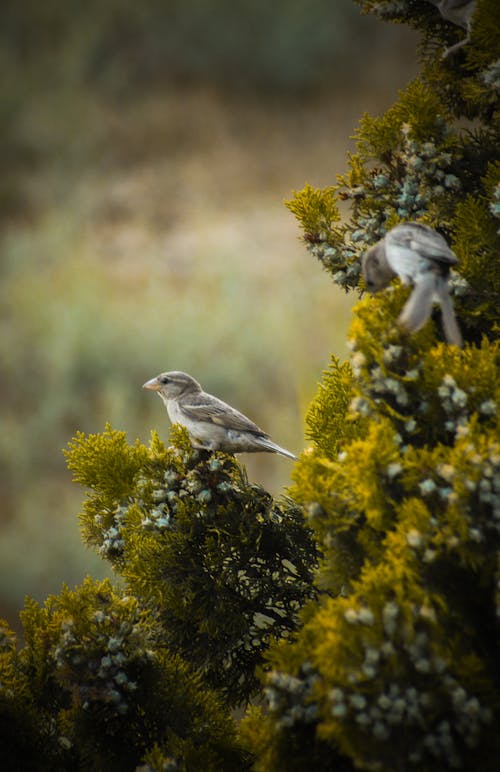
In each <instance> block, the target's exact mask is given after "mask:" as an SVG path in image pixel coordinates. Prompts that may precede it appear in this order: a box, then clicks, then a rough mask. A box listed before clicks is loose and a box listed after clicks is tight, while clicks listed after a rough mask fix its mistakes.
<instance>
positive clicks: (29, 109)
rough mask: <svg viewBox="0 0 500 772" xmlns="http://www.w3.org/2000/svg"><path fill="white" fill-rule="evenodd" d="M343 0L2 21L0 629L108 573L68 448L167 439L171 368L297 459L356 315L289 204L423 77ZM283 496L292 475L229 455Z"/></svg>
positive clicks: (126, 3) (49, 3) (127, 7)
mask: <svg viewBox="0 0 500 772" xmlns="http://www.w3.org/2000/svg"><path fill="white" fill-rule="evenodd" d="M415 47H416V38H415V36H414V35H413V34H412V33H410V32H409V31H408V30H406V29H403V28H399V27H390V26H389V25H383V24H381V23H380V22H378V21H377V20H375V19H373V18H365V17H362V16H361V15H360V13H359V8H358V6H356V5H355V4H354V2H352V0H335V2H333V1H332V0H294V2H290V0H275V2H273V3H269V1H268V0H240V1H239V2H238V3H235V2H234V0H142V1H141V2H140V3H137V2H135V0H88V1H87V2H86V3H81V2H79V0H65V2H62V1H58V0H45V2H43V3H40V2H39V0H23V2H19V1H18V0H7V1H6V2H4V5H3V11H2V25H1V27H0V71H1V73H2V75H1V77H2V84H1V89H2V93H1V100H0V163H1V165H2V169H1V175H0V218H1V226H2V230H1V236H0V250H1V251H0V276H1V285H0V293H1V294H0V325H1V336H0V411H1V432H0V471H1V478H0V502H1V504H0V505H1V510H0V616H4V617H7V618H8V619H9V621H10V622H11V623H12V624H14V625H15V624H16V618H17V613H18V610H19V608H20V607H21V606H22V604H23V599H24V596H25V595H26V594H29V595H31V596H33V597H35V598H37V599H40V600H42V599H43V598H44V597H45V596H46V595H47V594H48V593H49V592H57V591H58V590H59V588H60V586H61V583H62V582H66V583H68V584H69V585H72V584H75V583H78V582H80V581H81V579H82V578H83V577H84V576H85V574H86V573H89V572H90V573H92V574H93V575H94V576H96V577H100V576H103V575H106V573H107V568H106V566H105V564H104V563H103V562H102V561H100V560H99V558H98V557H97V556H95V555H94V554H93V553H91V552H90V551H88V550H86V549H85V547H84V546H83V545H82V543H81V541H80V537H79V528H78V512H79V511H80V509H81V504H82V500H83V498H84V495H85V494H84V491H82V490H81V489H80V488H79V487H77V486H76V485H75V484H73V483H72V481H71V475H70V474H69V472H68V471H67V470H66V467H65V463H64V458H63V455H62V448H63V447H64V446H65V445H66V443H67V442H68V441H69V440H70V439H71V437H72V436H73V435H74V434H75V433H76V431H77V430H81V431H84V432H98V431H101V430H102V429H103V428H104V424H105V422H106V421H110V422H111V424H112V425H113V427H115V428H118V429H123V430H124V431H126V432H127V435H128V437H129V439H130V440H131V441H133V440H135V438H137V437H138V438H140V439H141V440H143V441H146V442H147V441H148V440H149V437H150V432H151V430H152V429H156V430H158V432H159V434H160V436H161V437H162V439H164V440H166V439H167V438H168V434H169V424H168V418H167V415H166V412H165V410H164V407H163V405H162V403H161V402H160V401H159V400H158V399H157V398H156V396H155V395H153V394H151V393H147V392H144V391H142V390H141V384H142V383H143V382H144V381H145V380H146V379H148V378H150V377H152V376H153V375H156V374H157V373H158V372H160V371H162V370H166V369H183V370H186V371H188V372H190V373H192V374H193V375H195V376H196V377H197V378H198V379H199V380H200V381H201V382H202V384H203V386H204V387H205V388H206V389H207V390H208V391H211V392H213V393H216V394H217V395H219V396H221V397H222V398H224V399H225V400H227V401H228V402H230V403H232V404H233V405H235V406H236V407H238V408H239V409H241V410H243V411H244V412H245V413H247V414H248V415H249V416H250V417H252V418H253V419H254V420H255V421H256V422H257V423H258V424H259V425H261V426H262V427H263V428H265V429H266V430H267V431H269V432H270V434H271V436H272V437H273V438H274V439H275V440H276V441H277V442H279V443H280V444H282V445H284V446H285V447H288V448H289V449H291V450H293V451H295V452H297V453H298V452H300V451H301V450H302V449H303V448H304V446H305V445H306V444H307V437H305V426H304V415H305V412H306V410H307V407H308V404H309V402H310V400H311V399H312V396H313V394H314V392H315V389H316V386H317V382H318V380H319V378H320V377H321V373H322V370H323V369H324V368H325V367H326V366H327V365H328V361H329V356H330V353H335V354H337V355H339V356H341V357H344V356H346V355H347V350H346V337H347V329H348V325H349V313H350V307H351V303H352V302H353V299H352V298H351V297H347V296H345V295H343V294H342V292H341V291H340V290H339V289H338V288H336V287H334V286H333V285H332V283H331V282H330V280H329V279H328V277H327V275H326V273H323V272H322V270H321V268H320V266H319V264H317V263H315V262H314V261H313V260H312V259H311V258H310V257H308V255H307V253H306V251H305V248H304V245H303V243H302V242H301V240H300V233H299V229H298V227H297V225H296V223H295V221H294V219H293V217H292V216H291V214H290V213H289V212H288V210H287V209H286V208H285V207H284V206H283V200H284V199H287V198H290V197H291V196H292V191H293V190H296V189H300V188H302V187H303V185H304V184H305V182H309V183H311V184H312V185H314V186H325V185H328V184H332V183H333V182H334V181H335V175H336V174H338V173H342V172H343V171H344V170H345V168H346V153H347V152H348V151H349V150H352V148H353V146H352V141H351V140H350V137H351V136H352V134H353V131H354V130H355V127H356V124H357V121H358V119H359V118H360V117H361V115H362V114H363V113H364V112H367V111H368V112H372V113H380V112H382V111H383V110H385V109H386V108H387V107H388V106H389V105H390V104H391V103H392V102H393V101H394V99H395V97H396V93H397V90H398V88H400V87H403V86H404V85H405V84H406V83H407V82H408V81H409V80H410V79H411V78H412V77H413V76H414V74H415V73H416V72H417V64H416V56H415ZM242 460H244V462H245V463H246V464H247V469H248V473H249V477H250V478H251V479H252V480H253V481H255V482H260V483H262V484H263V485H265V486H266V487H267V488H268V489H269V490H270V491H271V492H272V493H274V494H279V493H280V492H281V491H282V490H283V489H284V488H286V485H287V484H288V482H289V479H290V471H291V468H292V466H291V463H290V462H289V461H288V460H287V459H284V458H281V457H274V456H271V455H267V454H260V455H256V456H246V457H242Z"/></svg>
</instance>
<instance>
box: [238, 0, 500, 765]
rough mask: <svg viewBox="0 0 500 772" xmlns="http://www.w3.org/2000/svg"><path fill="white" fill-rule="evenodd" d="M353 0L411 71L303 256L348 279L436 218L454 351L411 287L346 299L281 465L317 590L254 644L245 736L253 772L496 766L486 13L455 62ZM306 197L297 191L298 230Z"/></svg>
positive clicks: (399, 13)
mask: <svg viewBox="0 0 500 772" xmlns="http://www.w3.org/2000/svg"><path fill="white" fill-rule="evenodd" d="M360 4H361V5H362V6H363V8H364V9H365V10H366V11H373V12H375V13H377V14H379V15H380V16H382V17H384V18H390V19H392V20H394V21H398V22H401V21H406V22H409V23H411V24H412V25H414V26H417V27H418V28H419V29H421V30H422V32H423V40H424V43H423V46H422V50H421V55H422V57H423V60H424V70H423V74H422V77H421V79H419V80H417V81H415V82H414V83H412V84H410V86H409V87H408V89H407V90H406V91H405V92H404V93H403V94H401V95H400V98H399V100H398V102H397V104H396V105H394V107H393V108H391V109H390V110H389V111H388V112H387V113H386V114H385V115H384V116H382V117H380V118H372V117H370V116H365V117H364V118H363V119H362V121H361V124H360V128H359V131H358V133H357V137H356V138H357V153H356V154H355V155H354V156H352V157H351V158H350V159H349V160H350V169H349V171H348V173H347V174H346V175H344V176H343V177H340V178H338V184H337V185H336V186H334V188H331V187H329V188H328V197H329V200H330V199H332V198H333V199H334V198H335V196H336V197H337V198H338V199H347V200H348V201H350V202H351V218H350V219H349V220H348V221H347V222H346V223H345V224H344V225H336V226H335V228H336V229H335V232H334V231H333V229H331V230H330V231H329V232H327V231H325V232H324V233H323V234H322V240H320V241H316V242H315V243H310V242H308V248H309V249H310V251H311V252H312V253H313V254H315V255H316V256H317V257H319V258H320V260H321V261H322V262H323V264H324V265H325V266H326V268H327V269H328V270H329V271H330V272H331V273H332V276H333V279H334V280H335V281H336V282H338V283H339V284H341V285H342V286H343V287H345V288H349V287H351V288H355V287H357V286H358V277H357V275H356V273H355V271H354V269H353V270H351V272H350V273H349V270H348V269H349V268H350V267H352V266H354V264H355V263H357V264H358V266H359V259H360V257H361V256H362V254H363V252H364V251H365V249H366V248H367V247H368V246H369V245H371V244H373V243H374V242H375V241H376V240H377V239H379V238H380V237H381V236H383V235H384V233H385V232H386V230H387V229H389V228H390V227H392V226H393V225H395V224H396V223H397V222H400V221H406V220H414V219H417V220H420V221H423V222H427V223H429V224H430V225H432V226H433V227H437V228H438V229H439V230H441V231H442V232H443V233H444V234H445V235H446V236H447V237H448V239H449V240H450V242H451V244H452V247H453V249H454V250H455V251H456V254H457V256H458V257H459V258H460V263H459V266H458V271H459V276H458V277H457V276H453V278H452V279H451V286H452V288H453V293H454V302H455V306H456V307H457V309H458V312H459V317H460V323H461V326H462V329H463V331H464V337H465V338H466V340H467V343H466V345H465V347H464V349H463V350H460V349H458V348H457V347H455V346H449V345H446V344H444V343H442V342H439V339H440V336H441V331H440V326H439V325H437V324H436V323H435V320H434V319H432V320H431V321H430V322H429V323H428V324H426V325H425V327H424V328H423V329H422V330H421V331H419V332H418V333H417V334H414V335H411V336H409V335H407V334H404V333H403V332H402V331H401V330H400V329H398V327H397V324H396V320H397V317H398V314H399V312H400V310H401V307H402V306H403V304H404V303H405V301H406V299H407V297H408V292H409V290H408V288H407V287H404V286H402V285H401V283H400V282H399V281H395V282H394V283H393V285H392V286H391V287H390V288H389V289H388V290H387V291H386V292H383V293H380V294H379V295H376V296H374V297H370V298H363V299H362V300H361V301H360V302H359V303H358V304H357V306H356V307H355V308H354V314H353V322H352V325H351V330H350V348H351V350H352V356H351V359H350V363H348V364H346V365H345V366H343V368H342V367H341V366H340V365H339V364H338V363H337V362H334V363H333V365H332V367H331V368H330V370H329V371H327V372H326V373H325V374H324V377H323V381H322V384H321V385H320V388H319V390H318V393H317V395H316V398H315V400H314V402H313V405H312V406H311V408H310V410H309V413H308V432H309V436H310V438H311V439H312V441H313V446H312V448H311V449H310V450H309V452H307V453H304V454H303V455H302V457H301V458H300V460H299V462H298V463H297V465H296V467H295V469H294V473H293V477H294V488H293V489H292V491H291V492H292V495H293V496H294V498H295V500H296V501H298V502H300V503H301V504H302V505H303V506H304V510H305V512H306V516H307V520H308V523H309V525H310V526H311V528H312V529H313V530H314V533H315V535H316V538H317V540H318V545H319V548H320V551H321V559H320V565H319V568H318V571H317V573H316V578H315V582H316V585H317V586H318V588H319V589H320V591H321V592H320V594H319V596H318V598H317V599H316V600H315V601H313V602H311V603H310V604H309V605H308V606H307V607H306V609H305V610H304V611H303V612H302V615H301V620H302V623H303V624H302V627H301V628H300V630H299V631H298V633H297V635H296V636H295V638H294V640H293V641H289V642H287V641H281V642H277V643H276V644H275V645H273V646H272V647H271V648H270V651H269V654H268V660H269V664H270V669H268V670H266V671H265V672H263V673H262V680H263V684H264V686H265V689H266V697H267V706H265V707H267V713H266V712H265V710H260V709H259V710H254V711H251V712H249V713H248V716H247V718H246V719H245V721H244V723H243V727H242V736H243V737H244V739H245V742H246V743H247V744H248V746H249V747H250V748H252V749H253V750H254V752H255V753H256V754H257V755H258V761H257V766H256V768H257V769H262V770H264V769H266V772H267V771H268V770H270V771H273V770H276V772H278V770H282V769H288V768H290V769H293V768H294V762H293V760H292V759H291V757H292V756H293V757H295V758H298V759H300V760H301V762H302V763H303V764H304V763H305V762H304V760H305V759H308V758H309V759H311V758H315V759H318V761H317V764H318V768H319V769H322V768H325V769H334V768H335V769H336V768H339V769H343V768H346V769H351V768H352V769H354V768H356V769H380V770H384V772H396V770H401V769H405V770H406V769H418V770H419V772H420V770H422V772H434V770H436V769H439V770H448V769H467V770H469V769H471V770H472V769H474V770H481V772H493V770H495V769H496V767H497V766H498V757H499V753H500V741H499V738H498V735H497V733H496V732H495V731H494V730H493V727H496V726H497V725H499V723H500V684H499V679H498V655H499V645H500V637H499V626H498V619H499V614H500V607H499V597H500V596H499V591H498V587H499V561H498V555H499V551H500V507H499V502H500V444H499V441H498V437H499V433H498V428H499V427H498V404H499V399H500V386H499V384H500V378H499V366H498V365H499V349H498V343H497V342H495V340H494V337H495V335H494V334H495V332H496V329H497V319H498V287H499V286H500V285H499V278H500V276H499V267H498V266H499V263H498V253H499V246H500V244H499V240H498V217H499V209H498V200H499V198H500V196H499V193H498V191H499V189H500V184H499V167H498V161H497V153H498V139H499V136H498V118H497V112H496V111H497V109H498V104H497V103H496V104H495V103H494V99H493V94H494V89H495V87H494V85H493V81H492V79H491V78H487V77H485V72H486V69H485V68H486V67H487V65H488V63H489V64H490V65H491V64H492V62H493V59H494V57H497V56H498V52H497V45H498V43H497V41H495V43H493V39H492V35H490V34H486V31H485V29H486V23H487V20H490V21H491V22H492V27H494V26H495V24H496V23H497V22H496V21H495V22H493V16H495V18H496V19H498V14H497V13H496V10H497V9H495V10H494V9H493V5H492V4H491V3H490V2H489V0H485V1H484V2H481V0H478V3H477V13H476V15H475V17H474V19H475V22H474V25H473V29H472V35H471V42H470V43H468V44H467V45H466V46H465V47H464V48H463V49H460V50H459V51H458V52H456V53H455V54H454V56H456V57H457V58H456V59H454V60H452V61H453V63H452V62H451V61H449V60H447V59H442V57H441V50H442V47H443V45H444V44H445V43H446V44H447V45H450V44H452V43H453V42H455V41H456V39H457V38H458V39H460V37H458V36H459V35H462V36H463V34H465V33H463V31H462V30H458V29H456V28H455V29H453V28H452V27H450V25H449V24H448V23H447V22H445V21H443V20H442V19H441V20H440V21H439V20H438V21H437V23H436V14H437V10H436V9H435V8H432V6H431V4H430V3H427V2H418V1H417V0H403V1H402V2H398V3H392V2H370V1H368V2H363V3H360ZM479 41H481V42H479ZM488 71H489V72H490V73H491V72H492V70H491V68H490V70H488ZM472 83H474V89H473V88H472ZM464 116H465V117H469V118H474V120H475V122H476V126H475V128H474V131H471V130H470V129H464V128H463V125H460V121H459V119H461V118H462V117H464ZM319 200H321V191H319V192H316V194H315V199H313V198H312V197H310V198H309V201H308V200H307V197H302V199H301V201H300V204H301V206H302V205H304V202H305V203H308V205H309V207H310V208H309V209H307V207H304V209H305V210H304V211H300V208H297V207H296V210H297V211H296V213H298V214H300V217H299V220H300V221H301V224H302V223H303V222H304V221H305V219H306V218H307V219H308V221H309V222H313V221H314V216H315V211H314V210H315V207H317V202H318V201H319ZM331 206H332V208H333V207H334V201H333V202H332V204H331ZM359 288H360V289H362V288H363V287H362V283H359ZM492 730H493V731H492ZM299 744H300V750H298V745H299ZM325 748H327V749H328V748H329V749H330V752H331V756H330V766H328V762H326V763H325V761H324V760H325V758H326V757H327V753H326V752H325ZM290 749H293V751H290ZM323 764H324V765H325V766H324V767H323ZM344 765H346V766H345V767H344ZM298 768H300V767H298ZM302 768H305V766H303V767H302Z"/></svg>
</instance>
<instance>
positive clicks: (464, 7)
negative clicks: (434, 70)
mask: <svg viewBox="0 0 500 772" xmlns="http://www.w3.org/2000/svg"><path fill="white" fill-rule="evenodd" d="M427 2H429V3H432V5H435V6H436V8H437V9H438V11H439V13H440V14H441V16H442V17H443V19H446V21H451V23H452V24H456V25H457V27H462V29H464V30H466V32H467V36H466V37H465V38H464V39H463V40H460V41H459V42H458V43H455V45H454V46H450V48H447V49H446V51H445V52H444V53H443V59H446V57H448V56H449V55H450V54H454V53H455V51H458V49H459V48H462V46H465V45H466V43H468V42H469V40H470V31H471V26H472V16H473V13H474V11H475V10H476V0H427Z"/></svg>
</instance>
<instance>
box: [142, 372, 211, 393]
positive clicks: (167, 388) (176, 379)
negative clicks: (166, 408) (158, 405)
mask: <svg viewBox="0 0 500 772" xmlns="http://www.w3.org/2000/svg"><path fill="white" fill-rule="evenodd" d="M142 388H143V389H151V391H157V392H158V396H160V397H162V398H163V399H176V398H177V397H180V396H181V395H182V394H189V393H190V392H197V391H201V386H200V384H199V383H198V381H195V379H194V378H192V377H191V376H190V375H188V374H187V373H182V372H180V371H179V370H172V371H171V372H169V373H160V375H157V376H156V377H155V378H151V380H150V381H146V383H143V385H142Z"/></svg>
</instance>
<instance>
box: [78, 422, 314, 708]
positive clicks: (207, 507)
mask: <svg viewBox="0 0 500 772" xmlns="http://www.w3.org/2000/svg"><path fill="white" fill-rule="evenodd" d="M171 443H172V444H171V445H170V446H169V447H165V446H164V445H163V443H161V442H160V441H159V439H158V437H157V435H156V434H153V435H152V440H151V444H150V446H149V448H146V447H145V446H143V445H140V444H138V443H136V444H135V445H128V444H127V442H126V438H125V436H124V434H123V433H122V432H118V431H115V430H113V429H111V427H110V426H107V427H106V430H105V432H104V433H103V434H102V435H89V436H88V437H87V436H85V435H83V434H79V435H78V437H77V438H76V439H75V440H74V441H73V442H72V443H70V450H69V452H68V454H67V455H68V463H69V465H70V468H71V469H72V470H73V471H74V473H75V475H76V476H77V478H78V480H79V481H80V482H82V483H83V484H85V485H86V486H90V488H91V490H90V492H89V494H88V497H87V501H86V502H85V511H84V512H83V513H82V515H81V522H82V533H83V538H84V539H85V541H86V542H87V543H88V544H89V545H91V546H93V547H94V548H96V549H97V551H98V552H99V554H100V555H101V556H102V557H104V558H106V559H108V560H110V562H111V563H112V565H113V566H114V567H115V569H116V570H118V571H119V572H120V574H121V575H122V577H123V579H124V580H125V582H126V586H127V588H128V590H129V592H130V593H131V594H132V595H133V596H134V597H138V598H140V599H141V601H142V603H143V604H145V605H146V606H147V607H149V608H150V609H151V610H152V611H153V612H154V614H155V617H156V618H157V619H158V620H160V622H161V640H162V641H163V643H164V644H166V645H168V646H169V647H170V648H172V650H175V651H177V652H179V653H181V654H182V656H183V657H185V659H186V660H187V661H189V662H190V663H191V664H193V665H194V666H195V667H196V668H197V669H198V670H199V671H200V672H201V673H202V674H203V676H204V678H206V679H207V681H208V683H209V684H211V685H212V686H213V687H215V688H217V689H220V690H222V692H223V693H224V694H225V695H226V697H227V699H229V700H230V701H231V702H235V703H238V702H241V701H245V700H247V699H248V697H249V696H250V695H251V694H252V693H253V692H254V691H255V690H256V689H257V688H258V680H257V679H256V676H255V673H254V671H255V666H256V665H257V664H259V663H261V661H262V653H263V651H264V649H265V648H266V647H267V645H268V643H269V640H270V638H271V636H275V637H280V636H283V635H285V636H287V635H289V634H290V632H291V631H292V630H294V628H295V626H296V624H297V612H298V610H299V609H300V607H301V606H302V605H303V604H304V602H305V600H307V599H308V598H310V597H311V596H312V595H314V590H313V587H312V577H313V570H314V568H315V566H316V559H317V558H316V546H315V544H314V542H313V539H312V534H311V532H310V530H309V529H307V528H305V527H304V523H303V516H302V511H301V509H300V507H299V506H298V505H297V504H296V503H294V502H292V501H291V500H289V499H285V498H283V499H282V500H280V501H275V500H273V498H272V496H270V495H269V494H268V493H267V492H266V491H265V490H264V489H263V488H262V487H261V486H258V485H254V484H251V483H249V482H248V480H247V477H246V474H245V470H244V468H243V467H242V466H241V465H240V464H239V463H238V462H237V461H236V459H235V458H234V457H233V456H229V455H227V454H225V453H208V452H206V451H196V450H193V448H192V447H191V444H190V442H189V439H188V435H187V433H186V431H185V430H184V429H182V428H181V427H173V429H172V433H171ZM120 470H123V473H122V472H121V471H120ZM108 472H109V478H108Z"/></svg>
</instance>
